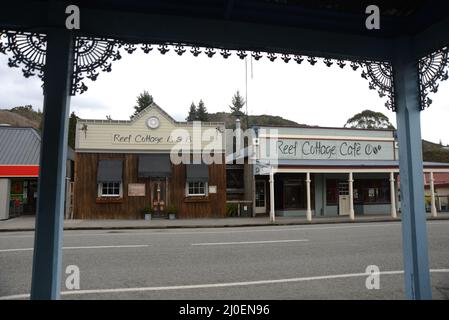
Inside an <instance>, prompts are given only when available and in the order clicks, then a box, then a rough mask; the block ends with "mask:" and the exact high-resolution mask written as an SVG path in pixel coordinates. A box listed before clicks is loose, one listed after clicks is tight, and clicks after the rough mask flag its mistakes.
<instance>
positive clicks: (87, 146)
mask: <svg viewBox="0 0 449 320" xmlns="http://www.w3.org/2000/svg"><path fill="white" fill-rule="evenodd" d="M150 118H157V120H158V121H159V125H158V126H157V128H154V129H152V128H150V127H148V125H147V121H148V119H150ZM175 146H177V147H182V148H188V149H189V150H192V151H193V150H195V151H199V150H203V149H205V148H206V149H213V150H215V151H218V152H219V153H221V152H223V150H224V125H222V124H219V123H216V124H214V123H201V124H200V123H195V124H193V123H185V122H177V121H174V120H173V119H172V118H171V117H170V116H169V115H167V114H166V113H165V112H164V111H163V110H162V109H160V108H159V107H157V106H155V105H154V106H152V107H149V108H147V109H145V110H144V111H142V112H141V113H140V114H139V116H138V117H136V118H135V119H133V120H130V121H114V120H111V121H107V120H79V121H78V122H77V125H76V150H77V151H78V152H96V151H100V150H102V151H110V152H125V151H127V152H132V151H135V152H140V153H141V152H151V151H165V152H169V151H170V150H172V148H173V147H175Z"/></svg>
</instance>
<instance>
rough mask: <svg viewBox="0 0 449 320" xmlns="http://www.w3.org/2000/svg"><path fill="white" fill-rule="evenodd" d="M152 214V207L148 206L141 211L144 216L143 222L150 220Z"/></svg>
mask: <svg viewBox="0 0 449 320" xmlns="http://www.w3.org/2000/svg"><path fill="white" fill-rule="evenodd" d="M153 213H154V209H153V207H152V206H148V207H145V209H143V214H144V218H145V220H151V216H152V214H153Z"/></svg>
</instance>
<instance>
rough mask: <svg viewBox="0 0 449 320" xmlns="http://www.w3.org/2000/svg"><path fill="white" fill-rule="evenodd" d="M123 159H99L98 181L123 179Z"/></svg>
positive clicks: (118, 180)
mask: <svg viewBox="0 0 449 320" xmlns="http://www.w3.org/2000/svg"><path fill="white" fill-rule="evenodd" d="M122 173H123V160H117V159H113V160H112V159H108V160H100V161H98V170H97V182H98V183H103V182H120V181H122Z"/></svg>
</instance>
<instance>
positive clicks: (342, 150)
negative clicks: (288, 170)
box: [267, 139, 394, 160]
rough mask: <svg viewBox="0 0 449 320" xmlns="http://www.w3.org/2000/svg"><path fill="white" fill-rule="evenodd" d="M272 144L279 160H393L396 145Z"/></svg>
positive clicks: (284, 141)
mask: <svg viewBox="0 0 449 320" xmlns="http://www.w3.org/2000/svg"><path fill="white" fill-rule="evenodd" d="M272 143H276V153H275V155H277V158H278V159H316V160H392V159H393V158H394V144H393V143H392V142H391V141H354V140H299V139H278V140H277V141H276V140H267V144H272ZM271 147H272V148H273V146H271ZM267 148H269V147H267Z"/></svg>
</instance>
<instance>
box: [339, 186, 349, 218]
mask: <svg viewBox="0 0 449 320" xmlns="http://www.w3.org/2000/svg"><path fill="white" fill-rule="evenodd" d="M349 207H350V197H349V182H347V181H340V182H339V183H338V214H339V215H340V216H348V215H349Z"/></svg>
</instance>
